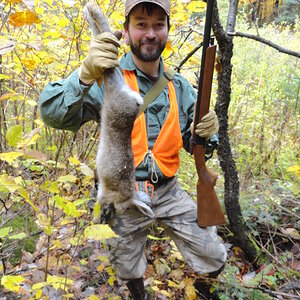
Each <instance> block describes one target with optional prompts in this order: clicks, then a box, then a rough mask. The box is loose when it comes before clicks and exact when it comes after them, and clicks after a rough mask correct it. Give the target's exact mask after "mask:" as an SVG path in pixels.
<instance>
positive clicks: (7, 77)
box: [0, 74, 9, 80]
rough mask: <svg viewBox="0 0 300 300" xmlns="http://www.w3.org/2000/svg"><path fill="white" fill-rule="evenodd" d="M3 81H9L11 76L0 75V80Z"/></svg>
mask: <svg viewBox="0 0 300 300" xmlns="http://www.w3.org/2000/svg"><path fill="white" fill-rule="evenodd" d="M3 79H9V76H8V75H5V74H0V80H3Z"/></svg>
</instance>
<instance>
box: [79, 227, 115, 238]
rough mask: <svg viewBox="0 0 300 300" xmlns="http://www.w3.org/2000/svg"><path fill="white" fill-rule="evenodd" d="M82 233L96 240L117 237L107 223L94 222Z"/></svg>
mask: <svg viewBox="0 0 300 300" xmlns="http://www.w3.org/2000/svg"><path fill="white" fill-rule="evenodd" d="M84 235H85V237H86V238H88V239H92V240H97V241H102V240H105V239H110V238H115V237H118V235H116V234H115V232H114V231H113V230H112V229H111V228H110V227H109V225H107V224H96V225H92V226H89V227H87V228H86V229H85V230H84Z"/></svg>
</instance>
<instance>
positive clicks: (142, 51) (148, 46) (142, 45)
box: [129, 37, 167, 62]
mask: <svg viewBox="0 0 300 300" xmlns="http://www.w3.org/2000/svg"><path fill="white" fill-rule="evenodd" d="M166 44H167V41H164V42H161V41H160V40H158V39H153V40H149V39H143V40H141V41H140V42H139V43H138V44H137V45H135V44H134V43H133V42H132V40H131V38H130V37H129V45H130V49H131V51H132V53H133V54H134V55H135V56H137V57H138V58H139V59H140V60H142V61H144V62H154V61H156V60H157V59H158V58H159V57H160V55H161V53H162V52H163V51H164V49H165V47H166Z"/></svg>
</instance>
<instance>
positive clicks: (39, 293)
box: [35, 290, 43, 299]
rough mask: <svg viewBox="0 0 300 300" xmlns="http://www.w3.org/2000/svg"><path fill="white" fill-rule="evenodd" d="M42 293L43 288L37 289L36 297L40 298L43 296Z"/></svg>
mask: <svg viewBox="0 0 300 300" xmlns="http://www.w3.org/2000/svg"><path fill="white" fill-rule="evenodd" d="M42 295H43V290H37V291H36V292H35V298H36V299H40V298H41V297H42Z"/></svg>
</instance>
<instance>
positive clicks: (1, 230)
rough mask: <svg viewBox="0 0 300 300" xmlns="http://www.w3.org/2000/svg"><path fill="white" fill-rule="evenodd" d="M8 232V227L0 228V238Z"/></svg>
mask: <svg viewBox="0 0 300 300" xmlns="http://www.w3.org/2000/svg"><path fill="white" fill-rule="evenodd" d="M8 234H9V227H4V228H1V229H0V239H3V238H5V237H6V236H7V235H8Z"/></svg>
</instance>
